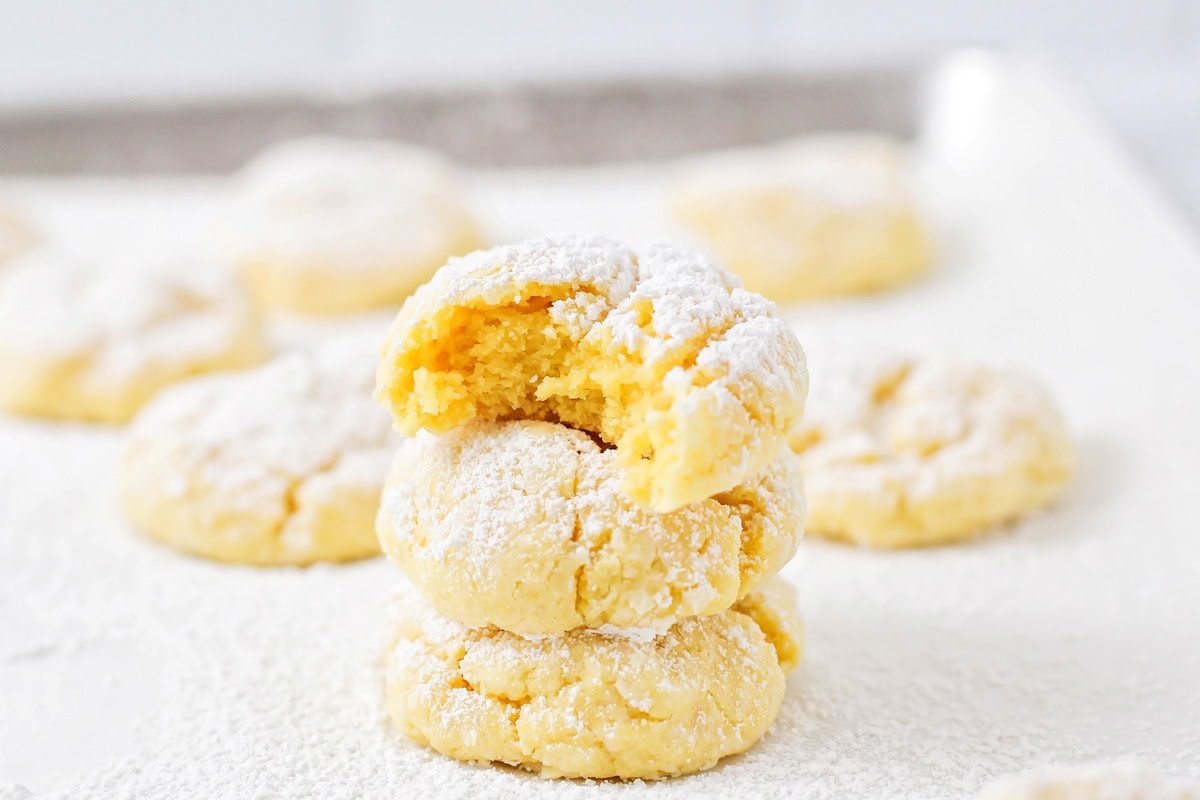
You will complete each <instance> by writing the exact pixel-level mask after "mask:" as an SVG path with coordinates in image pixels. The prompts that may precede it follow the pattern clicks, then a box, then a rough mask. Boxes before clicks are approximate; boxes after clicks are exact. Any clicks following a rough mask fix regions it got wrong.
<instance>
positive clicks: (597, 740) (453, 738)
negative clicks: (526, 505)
mask: <svg viewBox="0 0 1200 800" xmlns="http://www.w3.org/2000/svg"><path fill="white" fill-rule="evenodd" d="M801 635H802V628H801V624H800V620H799V617H798V616H797V614H796V610H795V600H794V596H793V595H792V592H791V590H790V587H788V586H787V585H786V584H783V583H782V582H781V581H779V580H778V579H776V580H774V581H772V582H770V583H769V584H767V586H766V587H765V590H764V591H762V592H758V593H752V594H751V595H749V597H748V599H747V600H745V601H743V602H742V603H739V604H738V605H736V606H734V607H733V608H732V609H729V610H726V611H723V612H721V613H719V614H715V615H713V616H709V617H692V618H688V619H685V620H683V621H681V622H679V623H677V624H676V625H674V626H673V627H672V628H671V629H670V630H668V631H667V632H666V633H665V634H662V635H659V636H655V635H653V634H651V633H646V632H640V631H624V632H621V631H610V632H602V631H593V630H587V629H581V630H578V631H573V632H571V633H567V634H562V635H558V636H543V637H536V638H524V637H521V636H519V635H517V634H514V633H508V632H506V631H503V630H500V629H498V628H472V627H468V626H466V625H463V624H461V623H458V622H454V621H452V620H450V619H448V618H446V617H442V616H439V615H438V614H436V613H435V612H434V611H433V609H432V608H431V607H430V606H428V605H426V604H425V603H424V601H423V600H422V599H421V597H420V595H419V594H418V593H417V592H416V591H414V590H413V589H412V588H411V587H405V589H403V590H402V591H401V593H400V596H399V602H398V603H397V605H396V613H395V619H394V621H393V641H392V644H391V646H390V648H389V655H388V659H387V702H388V710H389V712H390V714H391V717H392V720H393V721H394V722H395V724H396V725H397V727H399V729H400V730H401V732H403V733H404V734H405V735H407V736H408V737H410V738H412V739H413V740H415V741H417V742H418V743H421V744H427V745H429V746H431V747H433V749H435V750H437V751H438V752H441V753H444V754H446V755H449V756H453V757H454V758H458V759H462V760H467V761H476V760H483V761H499V762H503V763H506V764H511V765H513V766H518V767H521V768H524V769H528V770H531V771H534V772H540V773H541V774H542V775H543V776H547V777H558V776H561V777H574V778H613V777H615V778H627V779H628V778H647V779H655V778H663V777H667V776H671V775H681V774H684V773H688V772H696V771H698V770H702V769H707V768H708V767H711V766H712V765H714V764H715V763H716V762H717V761H718V760H719V759H721V758H723V757H725V756H728V755H732V754H734V753H740V752H742V751H743V750H746V749H747V748H749V747H750V746H751V745H752V744H754V742H755V741H757V740H758V739H759V738H761V737H762V736H763V734H765V733H766V731H767V728H768V727H769V726H770V725H771V722H772V721H773V720H774V719H775V715H776V713H777V712H778V711H779V707H780V704H781V703H782V701H783V694H784V684H785V680H786V676H787V674H788V673H789V672H790V671H791V670H792V669H793V668H794V667H795V666H796V663H797V662H798V659H799V657H800V641H801Z"/></svg>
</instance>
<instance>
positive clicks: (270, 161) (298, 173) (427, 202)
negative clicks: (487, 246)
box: [229, 138, 481, 314]
mask: <svg viewBox="0 0 1200 800" xmlns="http://www.w3.org/2000/svg"><path fill="white" fill-rule="evenodd" d="M230 217H231V218H230V221H229V225H230V228H231V230H230V232H229V239H230V242H229V246H230V250H231V257H232V259H233V261H234V264H235V266H236V268H237V270H238V271H239V273H240V274H241V276H242V278H243V279H244V280H245V282H246V284H247V286H249V287H250V290H251V293H252V294H253V295H254V296H255V298H257V299H258V300H259V301H260V302H261V303H262V304H263V305H266V306H270V307H275V308H281V309H286V310H290V311H296V312H301V313H316V314H338V313H348V312H355V311H362V310H365V309H370V308H377V307H380V306H389V305H398V304H399V303H400V302H401V301H402V300H403V299H404V298H405V297H407V296H408V295H409V294H411V293H412V291H413V290H414V289H416V288H417V287H418V286H420V285H421V284H422V283H424V282H425V281H426V280H428V279H429V277H430V276H431V275H433V273H434V270H436V269H437V268H438V267H440V266H441V265H442V264H444V263H445V262H446V259H448V258H449V257H450V256H453V255H459V254H462V253H466V252H470V251H471V250H474V249H475V248H477V247H479V246H480V245H481V239H480V233H479V230H478V228H477V227H476V224H475V222H474V220H473V219H472V218H471V216H470V214H469V213H468V211H467V210H466V207H465V206H464V204H463V201H462V199H461V197H460V196H459V193H458V190H457V188H456V186H455V178H454V174H453V171H452V170H451V168H450V166H449V165H448V164H446V163H445V162H444V161H442V160H441V159H440V158H439V157H438V156H436V155H435V154H433V153H430V152H428V151H425V150H421V149H419V148H416V147H412V146H408V145H402V144H399V143H396V142H385V141H364V140H357V141H356V140H351V139H333V138H311V139H300V140H296V141H291V142H287V143H285V144H282V145H278V146H277V147H274V148H272V149H270V150H268V151H266V152H265V153H263V154H262V155H260V156H259V157H258V158H256V159H255V160H254V161H252V162H251V163H250V164H249V165H248V166H246V168H245V169H244V170H243V172H242V174H241V176H240V178H239V182H238V187H237V195H236V199H235V203H234V207H233V209H232V213H231V215H230Z"/></svg>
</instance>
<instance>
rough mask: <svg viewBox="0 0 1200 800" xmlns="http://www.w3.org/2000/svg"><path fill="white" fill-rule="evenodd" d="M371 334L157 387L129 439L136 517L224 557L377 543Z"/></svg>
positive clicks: (127, 491) (379, 458)
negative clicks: (248, 367) (246, 367)
mask: <svg viewBox="0 0 1200 800" xmlns="http://www.w3.org/2000/svg"><path fill="white" fill-rule="evenodd" d="M373 345H374V342H373V341H371V342H367V341H359V340H350V341H339V342H335V343H332V344H328V345H326V346H324V347H322V348H320V349H318V350H315V351H310V352H298V353H292V354H288V355H284V356H280V357H279V358H277V359H276V360H274V361H272V362H271V363H269V364H266V365H264V366H262V367H259V368H257V369H254V370H249V371H246V372H242V373H236V374H228V375H216V376H209V377H205V378H198V379H196V380H194V381H190V382H188V383H186V384H182V385H180V386H177V387H173V388H171V389H169V390H167V391H165V392H163V393H162V394H161V395H160V396H159V397H158V398H156V399H155V400H154V402H153V403H151V404H150V405H149V406H148V407H147V408H146V409H145V410H144V411H143V412H142V413H141V414H140V415H139V416H138V419H137V420H136V421H135V423H134V425H133V426H132V429H131V432H130V436H129V440H128V442H127V445H126V449H125V455H124V461H123V469H122V472H121V499H122V502H123V505H124V508H125V513H126V515H127V516H128V518H129V520H130V521H131V522H132V523H133V525H134V526H135V527H136V528H138V529H139V530H141V531H142V532H143V533H145V534H146V535H148V536H150V537H152V538H154V539H158V540H160V541H162V542H164V543H166V544H168V545H171V546H172V547H176V548H178V549H180V550H184V551H187V552H189V553H193V554H196V555H200V556H205V557H207V558H212V559H216V560H218V561H230V562H240V563H246V564H260V565H274V564H310V563H312V562H315V561H347V560H351V559H357V558H364V557H367V556H372V555H375V554H377V553H378V552H379V544H378V540H377V539H376V537H375V531H374V522H375V513H376V510H377V509H378V506H379V494H380V491H381V489H382V487H383V481H384V478H385V476H386V474H387V466H388V460H389V458H390V456H391V452H390V444H391V442H390V439H391V435H390V434H391V431H390V426H389V424H388V419H387V415H386V414H384V413H383V412H382V411H381V409H380V408H379V407H378V406H377V405H375V404H374V403H373V402H372V400H371V372H372V367H373V364H374V358H373V356H374V352H375V348H374V346H373Z"/></svg>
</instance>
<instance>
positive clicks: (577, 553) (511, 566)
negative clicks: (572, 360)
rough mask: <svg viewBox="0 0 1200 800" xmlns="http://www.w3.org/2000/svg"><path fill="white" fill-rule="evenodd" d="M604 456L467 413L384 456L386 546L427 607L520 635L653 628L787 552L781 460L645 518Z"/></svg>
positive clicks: (708, 607)
mask: <svg viewBox="0 0 1200 800" xmlns="http://www.w3.org/2000/svg"><path fill="white" fill-rule="evenodd" d="M620 482H621V475H620V470H619V469H618V467H617V463H616V452H615V451H613V450H611V449H609V450H605V449H603V448H602V447H601V446H600V445H599V444H597V443H596V442H595V441H593V439H592V438H590V437H589V436H588V435H587V434H585V433H582V432H580V431H577V430H573V429H571V428H566V427H564V426H562V425H559V424H556V423H552V422H538V421H525V420H523V421H512V422H475V423H471V424H469V425H467V426H464V427H462V428H457V429H455V430H453V431H451V432H450V433H447V434H445V435H444V436H431V435H429V434H422V435H420V436H418V437H417V438H415V439H409V440H407V441H406V442H404V444H403V445H402V446H401V449H400V451H399V452H398V453H397V454H396V458H395V462H394V465H393V467H392V472H391V476H390V477H389V479H388V484H387V488H385V490H384V494H383V503H382V506H381V508H380V513H379V523H378V530H379V537H380V541H381V542H382V544H383V549H384V552H386V553H387V554H388V555H389V556H391V558H392V559H393V560H394V561H395V562H396V563H397V564H398V565H399V566H400V568H401V569H402V570H403V571H404V573H405V575H407V576H408V578H409V580H411V581H412V582H413V584H415V585H416V587H417V588H418V589H420V590H421V593H422V594H424V595H425V597H426V599H427V600H428V601H429V602H430V603H431V604H432V605H433V607H434V608H435V609H436V610H437V611H438V612H439V613H441V614H444V615H445V616H448V617H450V618H452V619H455V620H458V621H459V622H463V623H465V624H467V625H472V626H482V625H494V626H496V627H499V628H504V629H505V630H509V631H513V632H516V633H522V634H547V633H559V632H562V631H566V630H570V629H572V628H576V627H580V626H587V627H591V628H599V627H602V626H609V625H615V626H619V627H623V628H653V629H655V630H660V631H661V630H666V628H668V627H670V626H671V625H672V624H674V623H675V622H678V621H679V620H680V619H682V618H683V617H688V616H694V615H709V614H715V613H717V612H718V611H723V610H725V609H726V608H729V606H731V605H732V604H733V603H734V602H735V601H736V600H737V599H739V598H741V597H743V596H745V594H746V593H747V592H749V591H750V590H751V589H754V588H756V587H758V586H759V585H760V584H761V583H762V582H763V581H765V580H766V579H767V578H768V577H770V576H771V575H773V574H774V573H776V572H778V571H779V569H780V568H781V567H782V566H783V565H784V564H785V563H787V561H788V560H789V559H790V558H791V557H792V555H793V554H794V553H795V551H796V547H797V545H798V544H799V540H800V535H801V530H802V526H803V522H804V497H803V494H802V491H801V488H800V475H799V468H798V466H797V464H796V460H795V457H794V456H793V455H792V454H790V453H786V452H785V453H783V454H781V455H780V458H778V459H777V460H776V461H775V462H774V463H772V464H771V465H770V466H768V467H766V468H765V469H763V470H761V471H759V472H758V473H755V474H754V475H752V476H750V477H749V478H748V479H747V480H746V481H745V482H743V483H742V484H740V485H738V486H736V487H734V488H733V489H731V490H729V491H727V492H722V493H720V494H717V495H715V496H713V497H710V498H706V499H704V500H698V501H696V502H694V503H690V504H688V505H686V506H682V507H680V508H678V509H676V510H674V511H670V512H666V513H661V514H660V513H655V512H653V511H649V510H647V509H645V508H642V507H640V506H638V505H636V504H635V503H634V502H633V501H632V500H630V499H629V498H628V497H627V496H626V495H625V494H624V492H622V491H621V489H620Z"/></svg>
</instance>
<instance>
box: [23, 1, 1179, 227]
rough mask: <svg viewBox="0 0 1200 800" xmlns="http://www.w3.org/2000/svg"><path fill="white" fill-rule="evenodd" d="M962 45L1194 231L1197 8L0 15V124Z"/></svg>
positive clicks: (791, 62) (349, 8)
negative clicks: (1089, 130) (120, 104)
mask: <svg viewBox="0 0 1200 800" xmlns="http://www.w3.org/2000/svg"><path fill="white" fill-rule="evenodd" d="M972 43H974V44H989V45H1001V46H1010V47H1016V48H1021V49H1036V50H1039V51H1041V52H1045V53H1047V54H1049V55H1051V56H1052V57H1053V58H1054V59H1055V60H1057V61H1058V62H1060V63H1061V64H1062V65H1063V66H1064V67H1065V69H1066V71H1067V72H1068V73H1069V74H1072V75H1074V76H1075V78H1076V79H1077V80H1078V81H1079V82H1081V83H1082V84H1084V86H1085V87H1086V88H1087V89H1088V91H1089V92H1090V94H1091V96H1092V97H1093V98H1094V99H1095V100H1096V101H1097V102H1098V103H1099V105H1100V107H1101V110H1102V111H1103V112H1105V113H1106V115H1107V116H1108V117H1109V118H1111V119H1112V120H1113V121H1114V123H1115V124H1116V126H1117V128H1118V129H1119V130H1120V132H1121V133H1122V134H1123V135H1124V136H1125V137H1126V138H1127V140H1129V141H1130V142H1131V143H1132V145H1133V148H1134V151H1135V153H1136V154H1137V156H1138V157H1139V158H1140V159H1141V160H1142V161H1143V162H1144V163H1145V164H1146V165H1147V166H1149V167H1150V169H1151V171H1152V172H1153V173H1154V174H1155V175H1156V177H1157V178H1158V180H1159V181H1160V183H1162V184H1164V185H1165V186H1166V187H1167V189H1168V191H1169V192H1170V193H1171V194H1172V195H1174V196H1175V197H1176V198H1177V199H1178V200H1181V201H1183V203H1184V205H1185V206H1186V207H1187V208H1188V210H1189V211H1190V212H1191V215H1192V216H1193V218H1194V219H1200V0H1054V2H1044V1H1043V0H1007V1H1000V0H996V1H994V2H985V0H961V1H956V0H909V1H908V2H894V1H893V0H838V2H822V1H821V0H795V1H794V2H789V0H748V1H742V2H738V1H737V0H643V1H642V2H630V1H629V0H619V1H610V2H600V1H598V0H580V1H579V2H562V1H561V0H506V2H487V0H443V1H442V2H437V3H418V2H389V1H388V0H252V1H250V2H247V1H245V0H205V2H185V1H184V0H126V1H125V2H119V3H113V2H99V0H74V1H73V0H0V112H3V111H6V110H7V111H12V110H20V109H27V108H30V107H44V106H58V105H64V104H67V105H72V104H91V103H95V102H100V101H127V100H145V99H159V100H170V99H179V98H188V99H195V98H209V97H219V96H227V95H230V94H239V95H247V94H249V95H255V94H261V93H271V92H279V91H303V92H321V93H335V94H352V93H354V92H359V91H366V90H370V89H372V88H379V87H386V86H413V85H416V86H431V85H432V86H442V85H453V84H478V83H485V82H493V83H494V82H500V83H512V82H520V81H530V80H532V81H548V80H570V79H578V78H609V77H620V76H641V75H671V74H678V73H681V72H685V73H705V72H706V73H715V74H721V73H729V72H746V71H761V70H780V69H793V68H804V67H811V66H814V65H828V64H829V63H831V62H835V63H836V62H852V63H853V62H861V61H864V60H866V61H872V60H881V59H883V60H886V59H888V58H894V57H896V56H903V55H909V54H920V53H928V52H936V51H938V50H941V49H943V48H946V47H951V46H955V45H960V44H972Z"/></svg>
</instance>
